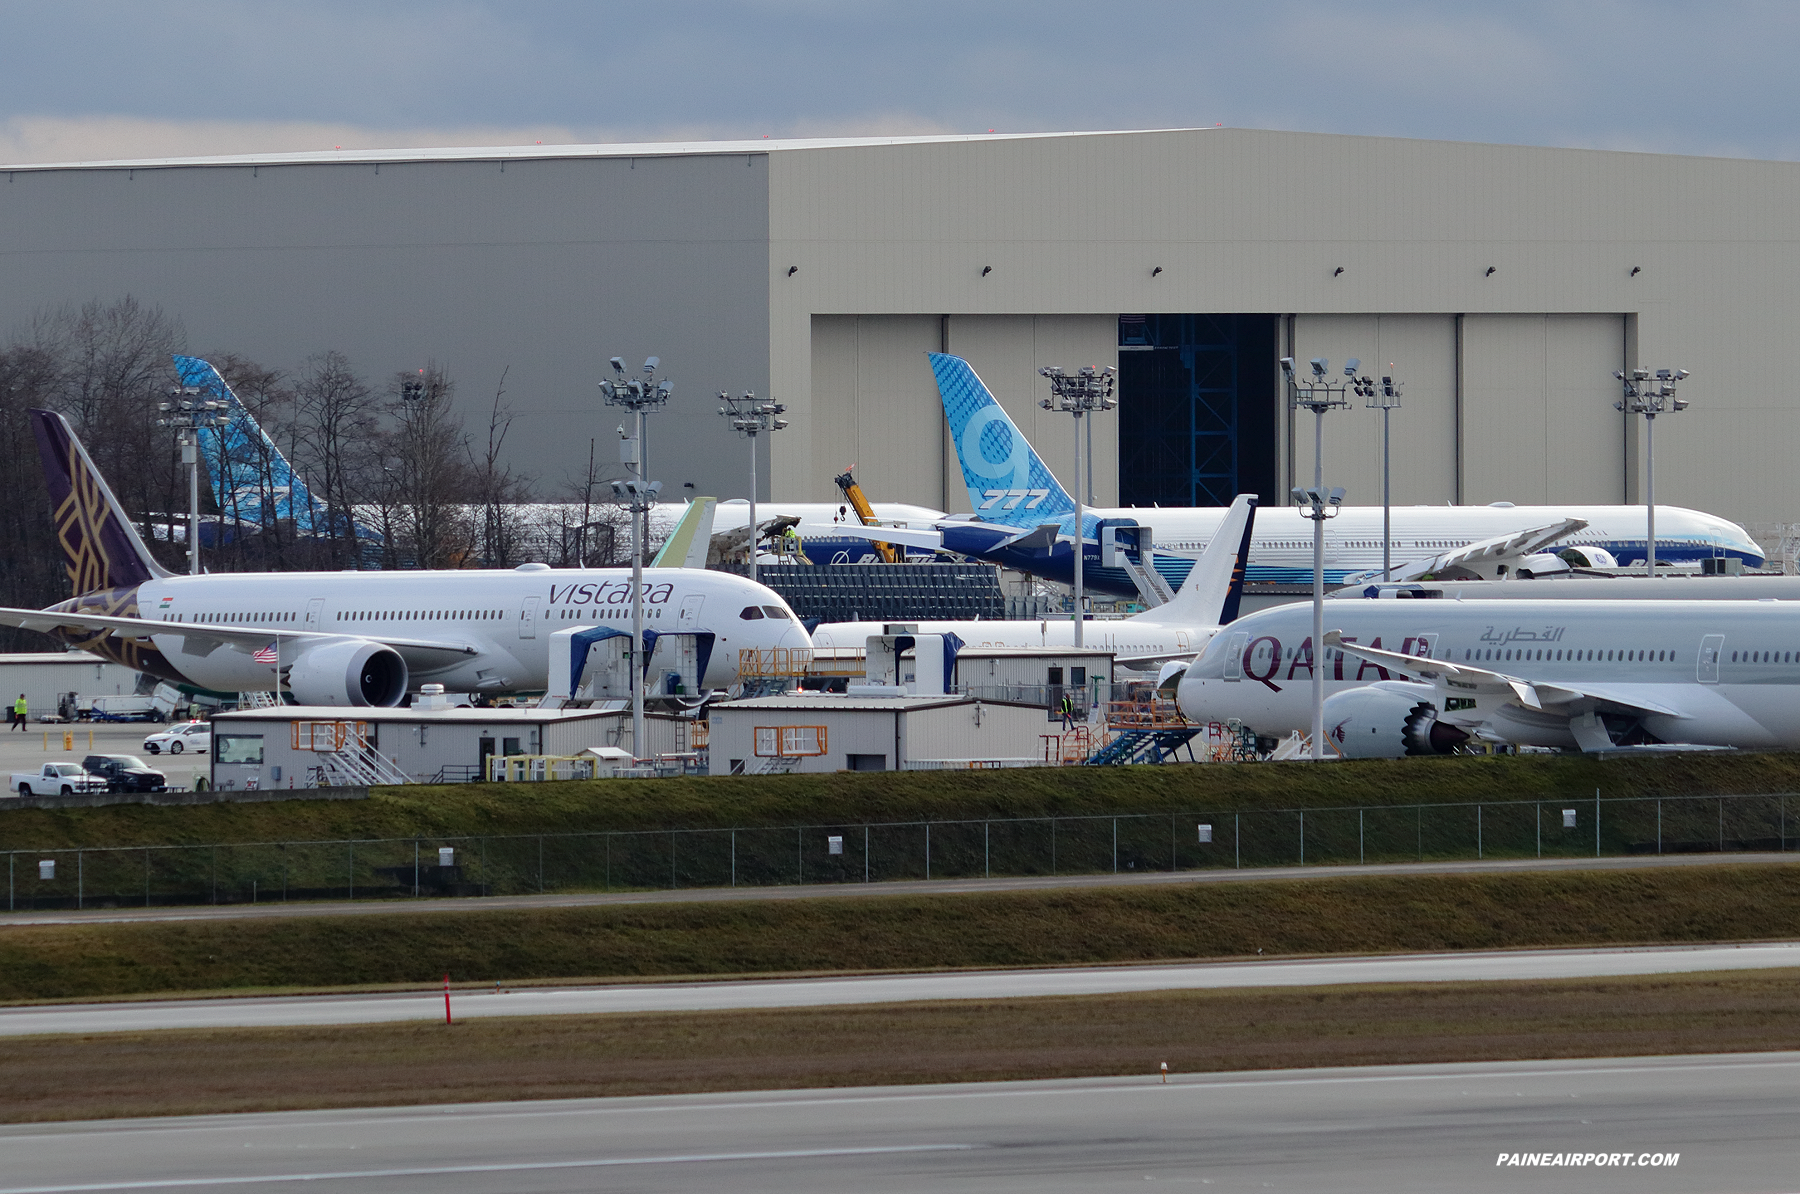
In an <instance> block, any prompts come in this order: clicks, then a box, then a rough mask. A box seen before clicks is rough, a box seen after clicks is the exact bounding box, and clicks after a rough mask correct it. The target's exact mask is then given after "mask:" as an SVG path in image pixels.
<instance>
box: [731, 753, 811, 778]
mask: <svg viewBox="0 0 1800 1194" xmlns="http://www.w3.org/2000/svg"><path fill="white" fill-rule="evenodd" d="M799 765H800V756H799V755H769V756H767V757H766V758H761V759H758V760H757V761H756V765H755V766H753V767H746V768H745V769H744V774H745V775H787V774H789V773H790V772H792V771H793V770H794V768H796V767H798V766H799Z"/></svg>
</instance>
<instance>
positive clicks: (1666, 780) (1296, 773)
mask: <svg viewBox="0 0 1800 1194" xmlns="http://www.w3.org/2000/svg"><path fill="white" fill-rule="evenodd" d="M1596 788H1598V789H1600V790H1601V792H1602V794H1603V795H1605V796H1607V797H1615V796H1683V795H1733V794H1745V793H1760V792H1794V791H1800V754H1794V753H1778V752H1771V753H1744V754H1736V753H1732V754H1723V753H1707V754H1694V755H1673V756H1658V757H1655V758H1649V757H1622V758H1610V759H1595V758H1589V757H1586V756H1549V755H1529V756H1513V757H1491V758H1475V757H1469V758H1428V759H1395V760H1380V759H1371V760H1361V761H1355V762H1338V763H1333V764H1331V765H1329V766H1326V767H1315V766H1312V765H1310V764H1306V763H1278V764H1258V765H1239V766H1191V765H1190V766H1165V767H1057V768H1025V769H1019V770H1008V771H998V772H978V773H977V772H919V771H912V772H882V773H849V772H845V773H840V774H836V775H817V776H807V775H795V776H771V777H741V776H740V777H712V778H687V779H666V780H606V781H600V782H587V783H545V784H514V785H486V784H459V785H452V786H442V787H424V786H421V787H405V788H384V789H377V790H376V792H375V793H374V794H373V795H372V796H371V798H370V799H368V800H359V801H306V800H295V801H284V802H279V803H269V804H210V805H193V806H178V807H155V806H149V805H112V806H107V807H102V808H84V809H8V810H5V811H0V850H6V849H56V848H63V847H75V846H84V847H99V846H145V845H175V844H184V843H199V842H206V843H211V842H258V841H303V840H311V841H318V840H342V839H348V838H361V839H368V838H405V837H413V836H419V835H423V836H437V837H442V836H475V835H482V834H493V835H499V834H528V833H569V832H592V831H602V830H636V829H671V828H709V827H730V826H767V825H801V824H814V825H817V824H830V825H842V824H849V823H861V822H867V821H875V822H882V821H912V820H923V819H935V820H955V819H969V818H983V817H1020V816H1043V815H1050V814H1056V815H1078V814H1100V813H1123V812H1168V811H1175V810H1190V809H1194V810H1198V809H1204V810H1209V811H1216V812H1231V811H1233V810H1242V809H1287V808H1296V807H1310V808H1328V807H1344V806H1351V805H1376V804H1418V803H1435V802H1444V801H1473V800H1493V801H1499V800H1535V799H1544V800H1551V799H1558V800H1563V799H1579V798H1589V799H1591V798H1592V797H1593V795H1594V791H1595V789H1596Z"/></svg>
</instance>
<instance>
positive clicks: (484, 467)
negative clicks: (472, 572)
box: [465, 366, 531, 568]
mask: <svg viewBox="0 0 1800 1194" xmlns="http://www.w3.org/2000/svg"><path fill="white" fill-rule="evenodd" d="M510 371H511V368H510V366H509V367H508V368H506V369H502V370H501V371H500V383H499V385H497V386H495V387H494V403H493V406H492V408H491V409H490V410H489V412H488V426H487V448H486V451H485V452H483V454H482V455H481V457H480V458H479V459H477V458H476V456H475V450H474V446H473V444H467V443H466V444H465V447H466V450H467V451H468V453H469V463H470V466H471V469H472V472H473V481H474V486H475V494H474V496H475V498H476V500H477V501H478V502H479V503H480V504H481V536H480V541H479V543H478V544H477V546H476V552H477V555H478V556H479V557H480V561H481V563H482V564H484V565H486V566H487V567H490V568H506V567H509V566H511V565H513V564H516V563H518V562H519V561H520V560H521V559H522V558H523V557H522V552H523V550H524V544H525V540H526V532H527V528H526V522H527V518H526V515H525V513H524V506H523V503H524V502H526V501H527V500H529V499H530V496H531V484H530V482H529V480H527V479H526V478H524V477H521V476H520V475H518V474H517V473H515V472H514V471H513V469H512V466H511V465H509V464H505V463H503V462H502V460H501V456H500V453H501V449H502V448H503V447H504V446H505V444H506V433H507V432H508V431H510V430H511V429H512V420H513V414H512V407H511V404H510V403H506V402H504V398H505V395H506V375H507V373H508V372H510Z"/></svg>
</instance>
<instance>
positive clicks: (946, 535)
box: [929, 352, 1763, 596]
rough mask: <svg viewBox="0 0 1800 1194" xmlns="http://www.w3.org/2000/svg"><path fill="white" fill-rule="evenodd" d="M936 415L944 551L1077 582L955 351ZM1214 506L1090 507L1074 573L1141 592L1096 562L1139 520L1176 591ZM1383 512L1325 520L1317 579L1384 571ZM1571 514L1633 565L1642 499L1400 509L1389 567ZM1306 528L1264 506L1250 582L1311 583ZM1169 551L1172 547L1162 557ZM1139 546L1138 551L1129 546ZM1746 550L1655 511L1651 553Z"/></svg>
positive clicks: (1062, 532)
mask: <svg viewBox="0 0 1800 1194" xmlns="http://www.w3.org/2000/svg"><path fill="white" fill-rule="evenodd" d="M929 355H930V357H931V368H932V371H933V372H934V373H935V374H936V376H937V384H938V393H939V395H940V396H941V397H942V399H943V404H944V415H945V418H946V419H947V420H948V422H949V427H950V435H951V438H952V440H953V441H954V442H955V444H956V455H957V459H958V460H959V461H960V462H961V464H962V472H963V481H964V483H965V484H966V485H967V487H968V492H969V503H970V508H971V510H972V511H973V513H972V514H968V515H962V516H959V517H958V518H957V519H952V520H948V521H946V522H943V523H940V524H939V529H940V530H941V531H942V532H943V546H944V548H945V549H947V550H949V551H955V552H960V553H962V554H964V555H971V556H975V557H978V558H980V559H985V560H990V561H993V562H995V563H1000V564H1005V565H1006V566H1007V567H1010V568H1018V569H1021V570H1023V571H1027V572H1033V573H1036V574H1038V575H1040V576H1045V577H1049V578H1050V579H1053V580H1060V581H1064V582H1067V581H1070V580H1073V579H1074V557H1073V555H1072V552H1071V549H1070V541H1071V540H1072V539H1073V537H1074V534H1075V528H1074V525H1073V523H1074V514H1075V501H1074V499H1073V498H1071V497H1070V496H1069V495H1068V493H1067V492H1066V491H1065V490H1064V489H1063V487H1062V486H1061V485H1059V484H1058V483H1057V480H1056V478H1055V477H1054V476H1053V475H1051V472H1050V469H1049V468H1048V467H1047V466H1046V465H1045V464H1044V462H1043V461H1042V460H1041V459H1039V458H1038V454H1037V453H1036V452H1035V451H1033V450H1032V447H1031V444H1030V443H1029V442H1028V441H1027V440H1026V438H1025V436H1024V433H1022V432H1021V431H1020V430H1019V429H1018V427H1017V426H1015V425H1014V423H1013V421H1012V419H1011V418H1010V417H1008V415H1007V413H1006V411H1005V410H1004V409H1003V408H1002V407H1001V406H1000V404H999V403H998V402H996V401H995V400H994V396H993V395H992V394H991V393H989V392H988V388H987V386H985V385H983V384H982V381H981V379H980V378H979V377H977V376H976V375H975V370H973V369H972V368H970V367H969V363H968V362H967V361H965V360H963V359H962V358H961V357H955V356H950V355H948V354H945V353H936V352H934V353H931V354H929ZM1224 517H1225V510H1224V508H1223V507H1219V506H1199V507H1195V506H1189V507H1168V508H1162V507H1145V506H1131V507H1113V508H1100V509H1096V508H1095V507H1093V506H1089V507H1087V509H1086V511H1085V516H1084V517H1083V519H1082V537H1083V542H1084V545H1085V546H1084V555H1083V559H1082V577H1083V581H1084V583H1085V584H1086V585H1087V586H1089V587H1090V588H1092V589H1094V590H1096V591H1101V592H1109V593H1116V594H1123V595H1127V596H1129V595H1131V594H1134V593H1136V592H1137V588H1136V586H1135V585H1134V584H1133V582H1132V580H1131V577H1130V576H1129V575H1128V574H1127V573H1126V571H1125V570H1124V569H1123V568H1119V567H1105V566H1102V563H1101V547H1100V544H1099V538H1100V532H1101V530H1102V528H1104V527H1106V526H1124V527H1130V526H1143V527H1148V528H1150V530H1151V533H1152V536H1153V538H1154V544H1153V554H1154V557H1155V566H1156V571H1157V572H1158V573H1159V574H1160V575H1162V576H1163V578H1164V579H1165V580H1166V581H1167V582H1168V584H1169V585H1170V586H1171V587H1173V586H1175V585H1179V584H1180V583H1181V578H1182V577H1184V576H1186V575H1187V570H1188V568H1189V567H1191V562H1190V559H1191V555H1192V553H1194V552H1198V551H1200V550H1201V549H1203V548H1204V547H1205V546H1206V545H1207V544H1208V543H1210V542H1211V541H1212V538H1213V536H1214V535H1215V534H1216V533H1217V531H1218V528H1219V522H1220V520H1221V519H1223V518H1224ZM1381 518H1382V513H1381V507H1380V506H1345V507H1343V508H1341V510H1340V511H1339V513H1338V515H1337V517H1336V518H1333V519H1331V520H1330V521H1328V522H1327V523H1326V524H1325V580H1326V583H1327V584H1332V585H1338V584H1342V583H1344V581H1345V580H1346V579H1347V578H1349V577H1351V576H1354V575H1357V574H1360V573H1365V572H1378V571H1379V570H1380V568H1381V537H1382V536H1381ZM1566 519H1580V520H1582V521H1584V522H1585V523H1586V524H1587V525H1586V526H1585V527H1583V528H1581V529H1580V530H1578V531H1576V532H1574V533H1572V534H1570V535H1568V536H1567V537H1565V538H1563V539H1562V540H1561V541H1559V543H1558V544H1557V545H1556V549H1560V548H1562V547H1583V546H1585V547H1597V548H1600V549H1602V550H1604V551H1607V552H1610V553H1611V554H1612V556H1613V557H1614V558H1615V559H1616V560H1618V561H1619V563H1621V564H1629V563H1631V562H1633V561H1634V560H1635V561H1642V560H1643V558H1644V552H1645V549H1646V542H1647V538H1648V527H1647V525H1646V519H1645V516H1644V508H1643V507H1642V506H1575V505H1570V506H1515V505H1513V504H1512V503H1510V502H1496V503H1494V504H1492V505H1488V506H1395V507H1394V508H1393V521H1392V529H1393V534H1392V540H1393V543H1392V556H1393V559H1394V562H1395V563H1397V564H1398V563H1404V562H1406V561H1409V560H1415V559H1425V558H1429V557H1432V556H1436V555H1439V554H1441V553H1443V552H1444V551H1446V550H1448V549H1454V548H1462V547H1467V546H1469V545H1471V544H1475V543H1482V542H1486V541H1488V540H1491V539H1497V538H1503V537H1505V536H1509V535H1515V534H1518V533H1519V532H1522V531H1531V530H1537V529H1540V528H1545V527H1550V526H1554V525H1555V524H1558V523H1561V522H1563V521H1564V520H1566ZM1312 537H1313V528H1312V523H1311V522H1310V521H1309V520H1308V519H1306V518H1305V517H1303V516H1302V515H1301V513H1300V511H1299V510H1298V509H1296V508H1294V507H1292V506H1270V507H1264V508H1263V509H1262V510H1261V511H1259V512H1258V514H1257V518H1256V537H1255V538H1254V539H1253V540H1252V541H1251V544H1250V562H1249V569H1248V571H1247V573H1246V577H1247V578H1248V579H1249V580H1252V581H1264V582H1282V583H1310V582H1311V580H1312ZM1165 551H1167V552H1173V553H1187V554H1186V555H1181V554H1168V555H1165V554H1163V553H1164V552H1165ZM1132 554H1135V553H1132ZM1705 557H1728V558H1735V559H1741V560H1743V561H1745V562H1746V563H1747V564H1749V565H1751V566H1753V567H1755V566H1760V565H1761V564H1762V562H1763V552H1762V549H1761V548H1760V547H1758V546H1757V544H1756V541H1755V540H1753V539H1752V538H1750V536H1749V534H1748V533H1747V532H1746V531H1745V530H1744V529H1743V528H1742V527H1740V526H1738V525H1737V524H1736V523H1733V522H1728V521H1726V520H1725V519H1723V518H1715V517H1713V516H1712V515H1710V514H1702V513H1700V512H1699V511H1697V510H1686V509H1683V508H1681V507H1679V506H1658V507H1657V508H1656V558H1657V559H1659V560H1671V561H1677V560H1693V559H1701V558H1705Z"/></svg>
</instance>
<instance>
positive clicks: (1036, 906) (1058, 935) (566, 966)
mask: <svg viewBox="0 0 1800 1194" xmlns="http://www.w3.org/2000/svg"><path fill="white" fill-rule="evenodd" d="M1797 935H1800V867H1794V866H1787V865H1779V864H1777V865H1761V866H1758V865H1743V866H1730V865H1719V866H1707V867H1679V868H1663V869H1656V868H1646V869H1634V870H1613V871H1590V872H1582V871H1569V872H1548V873H1546V872H1526V873H1514V874H1477V875H1417V876H1412V875H1404V876H1388V877H1383V876H1357V875H1355V874H1344V873H1341V872H1340V873H1337V874H1323V875H1321V877H1319V878H1317V879H1306V880H1288V881H1276V882H1249V883H1241V884H1169V885H1155V886H1144V887H1131V888H1110V889H1070V890H1049V891H1034V892H1017V893H1006V894H969V895H923V896H915V895H907V896H879V897H866V898H859V899H830V898H821V899H809V900H792V901H790V900H773V901H758V902H736V903H695V904H666V905H645V904H639V905H630V906H602V907H587V908H563V909H551V910H534V911H506V910H504V909H503V908H499V907H496V908H495V909H493V910H491V911H490V910H481V911H473V912H458V913H441V914H436V915H432V916H417V915H407V914H393V915H377V916H359V917H354V918H337V917H317V918H311V917H284V918H280V919H267V920H264V919H245V920H221V921H188V922H162V923H158V922H150V923H141V924H88V925H80V924H74V925H37V926H26V925H21V926H17V927H13V928H6V929H0V999H4V1000H13V1001H18V1000H32V999H80V998H96V997H107V996H129V995H143V994H150V993H158V992H164V993H177V992H197V991H248V990H291V989H306V990H317V989H321V988H330V987H340V986H351V985H369V984H376V985H381V984H400V985H406V984H428V983H431V982H432V981H434V980H436V979H438V978H439V977H440V976H441V975H443V974H444V973H445V972H446V971H448V972H449V973H450V974H451V975H452V976H453V977H454V979H455V980H456V981H460V982H496V981H521V980H530V979H606V978H620V977H657V976H697V975H736V974H770V973H787V972H796V971H810V972H817V971H880V970H918V969H933V968H940V967H993V966H1041V965H1067V964H1080V963H1099V962H1137V961H1147V960H1157V959H1179V958H1219V957H1236V956H1246V955H1255V954H1256V953H1257V952H1258V951H1263V952H1264V954H1265V956H1271V955H1283V954H1333V953H1381V952H1395V951H1431V950H1467V949H1506V948H1522V947H1529V946H1579V945H1623V944H1640V943H1658V942H1684V941H1744V940H1768V939H1784V938H1793V937H1795V936H1797Z"/></svg>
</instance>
